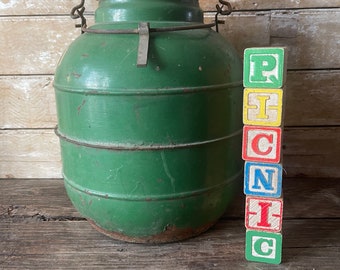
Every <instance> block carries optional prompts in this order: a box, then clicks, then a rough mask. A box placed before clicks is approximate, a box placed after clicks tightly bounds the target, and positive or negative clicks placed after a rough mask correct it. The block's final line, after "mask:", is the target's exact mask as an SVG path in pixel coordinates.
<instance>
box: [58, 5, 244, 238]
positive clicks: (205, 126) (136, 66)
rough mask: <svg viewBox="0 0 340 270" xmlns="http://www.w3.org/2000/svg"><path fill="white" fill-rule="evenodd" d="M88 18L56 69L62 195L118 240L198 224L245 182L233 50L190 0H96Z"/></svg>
mask: <svg viewBox="0 0 340 270" xmlns="http://www.w3.org/2000/svg"><path fill="white" fill-rule="evenodd" d="M82 2H84V1H82ZM77 11H78V14H80V15H79V16H80V17H82V14H83V11H84V10H83V9H81V8H80V7H78V9H77ZM82 18H83V17H82ZM95 21H96V23H95V25H94V26H92V27H90V28H86V27H85V20H84V18H83V31H84V32H85V33H84V34H82V35H80V36H79V37H78V38H77V39H76V40H75V41H74V42H73V43H72V44H71V45H70V46H69V48H68V49H67V51H66V52H65V54H64V55H63V57H62V59H61V60H60V62H59V64H58V67H57V70H56V74H55V80H54V87H55V94H56V104H57V114H58V126H57V128H56V133H57V135H58V136H59V138H60V144H61V154H62V165H63V176H64V181H65V187H66V190H67V193H68V196H69V198H70V199H71V201H72V203H73V204H74V206H75V207H76V209H78V211H79V212H80V213H81V214H82V215H83V216H85V217H86V218H87V219H88V220H89V221H90V223H91V224H92V225H93V226H94V227H96V228H97V229H98V230H99V231H101V232H103V233H105V234H107V235H109V236H111V237H113V238H115V239H121V240H125V241H130V242H153V243H161V242H171V241H177V240H182V239H185V238H189V237H191V236H194V235H197V234H200V233H201V232H203V231H205V230H207V229H208V228H209V227H211V226H212V225H213V224H214V223H215V222H216V221H217V220H218V219H219V218H220V217H221V215H222V214H223V213H224V212H225V210H226V208H227V206H228V205H229V204H230V202H231V200H232V198H233V197H234V194H235V192H237V190H239V187H240V183H242V181H241V177H242V166H243V165H242V164H243V162H242V160H241V134H242V130H241V129H242V121H241V120H242V117H241V114H242V90H243V89H242V67H241V61H240V59H239V58H238V56H237V54H236V52H235V50H234V49H233V48H232V46H231V45H230V44H229V43H228V42H227V41H226V40H225V39H223V38H222V37H221V36H220V35H219V34H218V33H216V32H215V31H214V30H212V29H211V28H210V27H211V25H205V24H203V13H202V11H201V10H200V8H199V5H198V1H197V0H125V1H118V0H101V1H99V8H98V9H97V10H96V13H95Z"/></svg>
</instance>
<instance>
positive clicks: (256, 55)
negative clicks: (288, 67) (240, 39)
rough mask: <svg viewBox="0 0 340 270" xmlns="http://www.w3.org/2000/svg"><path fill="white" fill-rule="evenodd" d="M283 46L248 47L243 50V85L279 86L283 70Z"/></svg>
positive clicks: (282, 81)
mask: <svg viewBox="0 0 340 270" xmlns="http://www.w3.org/2000/svg"><path fill="white" fill-rule="evenodd" d="M284 64H285V49H284V48H274V47H272V48H249V49H246V50H245V51H244V69H243V85H244V87H250V88H281V87H282V86H283V83H284V80H283V79H284V72H285V67H284Z"/></svg>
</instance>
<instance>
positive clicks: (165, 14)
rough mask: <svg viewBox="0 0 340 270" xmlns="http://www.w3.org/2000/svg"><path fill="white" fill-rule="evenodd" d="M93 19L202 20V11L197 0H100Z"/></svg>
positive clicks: (100, 21) (103, 21)
mask: <svg viewBox="0 0 340 270" xmlns="http://www.w3.org/2000/svg"><path fill="white" fill-rule="evenodd" d="M95 20H96V22H97V23H110V22H124V21H148V22H152V21H182V22H203V12H202V10H201V9H200V7H199V4H198V0H143V1H141V0H124V1H122V0H100V1H99V7H98V9H97V10H96V13H95Z"/></svg>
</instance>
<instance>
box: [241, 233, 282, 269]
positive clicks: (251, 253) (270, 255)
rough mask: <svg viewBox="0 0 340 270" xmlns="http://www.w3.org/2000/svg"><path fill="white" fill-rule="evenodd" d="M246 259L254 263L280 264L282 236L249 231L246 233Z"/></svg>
mask: <svg viewBox="0 0 340 270" xmlns="http://www.w3.org/2000/svg"><path fill="white" fill-rule="evenodd" d="M245 253H246V259H247V260H248V261H253V262H263V263H270V264H280V263H281V257H282V235H281V234H280V233H267V232H259V231H251V230H248V231H247V233H246V252H245Z"/></svg>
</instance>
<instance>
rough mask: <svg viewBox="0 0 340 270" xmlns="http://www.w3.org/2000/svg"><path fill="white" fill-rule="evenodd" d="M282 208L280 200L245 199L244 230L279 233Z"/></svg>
mask: <svg viewBox="0 0 340 270" xmlns="http://www.w3.org/2000/svg"><path fill="white" fill-rule="evenodd" d="M282 208H283V201H282V199H266V198H259V197H246V213H245V225H246V228H247V229H250V230H260V231H267V232H279V231H281V228H282V216H283V212H282Z"/></svg>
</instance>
